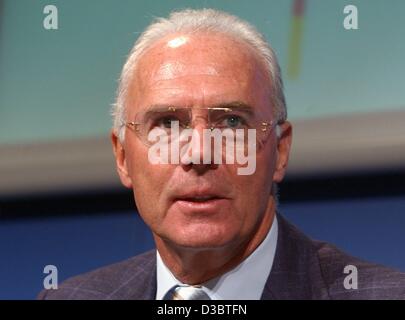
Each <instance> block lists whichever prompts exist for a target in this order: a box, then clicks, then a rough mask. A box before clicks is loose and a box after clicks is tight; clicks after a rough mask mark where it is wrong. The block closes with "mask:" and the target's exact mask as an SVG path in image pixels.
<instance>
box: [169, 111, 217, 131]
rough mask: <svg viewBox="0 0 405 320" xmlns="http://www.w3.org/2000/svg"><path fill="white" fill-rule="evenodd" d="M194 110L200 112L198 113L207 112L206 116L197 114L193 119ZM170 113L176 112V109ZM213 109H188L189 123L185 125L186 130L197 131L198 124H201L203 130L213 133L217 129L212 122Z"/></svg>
mask: <svg viewBox="0 0 405 320" xmlns="http://www.w3.org/2000/svg"><path fill="white" fill-rule="evenodd" d="M193 110H198V111H205V114H204V115H202V114H200V113H197V115H195V116H194V117H193ZM170 111H173V112H175V111H176V108H171V109H170ZM211 112H212V110H211V108H195V109H192V108H190V109H188V121H187V123H185V124H184V127H185V128H186V129H195V128H196V127H197V124H198V123H199V122H202V123H203V126H202V128H203V129H210V130H211V131H212V130H214V129H215V126H214V125H213V123H212V121H211Z"/></svg>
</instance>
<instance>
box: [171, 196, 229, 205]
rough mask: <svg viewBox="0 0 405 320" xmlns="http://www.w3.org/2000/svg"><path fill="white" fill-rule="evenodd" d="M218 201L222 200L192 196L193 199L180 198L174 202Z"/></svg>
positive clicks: (215, 197)
mask: <svg viewBox="0 0 405 320" xmlns="http://www.w3.org/2000/svg"><path fill="white" fill-rule="evenodd" d="M218 199H224V198H221V197H218V196H211V195H206V196H194V197H180V198H176V201H187V202H197V203H202V202H208V201H213V200H218Z"/></svg>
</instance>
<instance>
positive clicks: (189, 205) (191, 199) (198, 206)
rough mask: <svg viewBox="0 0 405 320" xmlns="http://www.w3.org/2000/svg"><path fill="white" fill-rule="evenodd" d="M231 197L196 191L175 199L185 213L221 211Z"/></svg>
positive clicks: (175, 202)
mask: <svg viewBox="0 0 405 320" xmlns="http://www.w3.org/2000/svg"><path fill="white" fill-rule="evenodd" d="M229 200H230V199H229V198H226V197H224V196H222V195H218V194H212V193H195V194H187V195H182V196H178V197H176V198H175V199H174V205H175V206H176V208H177V209H179V210H180V211H182V212H184V213H206V214H211V213H215V212H219V211H220V210H221V208H223V207H224V206H225V205H226V204H227V202H228V201H229Z"/></svg>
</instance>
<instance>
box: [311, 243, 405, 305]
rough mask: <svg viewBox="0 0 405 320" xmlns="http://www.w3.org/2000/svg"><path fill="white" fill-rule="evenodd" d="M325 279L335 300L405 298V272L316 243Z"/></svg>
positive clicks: (326, 244)
mask: <svg viewBox="0 0 405 320" xmlns="http://www.w3.org/2000/svg"><path fill="white" fill-rule="evenodd" d="M314 245H315V247H316V251H317V255H318V259H319V264H320V269H321V273H322V278H323V279H324V281H325V284H326V287H327V288H328V292H329V296H330V298H331V299H405V273H402V272H399V271H397V270H394V269H391V268H388V267H385V266H381V265H378V264H374V263H369V262H366V261H363V260H361V259H358V258H355V257H353V256H351V255H348V254H346V253H345V252H343V251H341V250H340V249H338V248H337V247H335V246H334V245H331V244H329V243H325V242H320V241H315V240H314Z"/></svg>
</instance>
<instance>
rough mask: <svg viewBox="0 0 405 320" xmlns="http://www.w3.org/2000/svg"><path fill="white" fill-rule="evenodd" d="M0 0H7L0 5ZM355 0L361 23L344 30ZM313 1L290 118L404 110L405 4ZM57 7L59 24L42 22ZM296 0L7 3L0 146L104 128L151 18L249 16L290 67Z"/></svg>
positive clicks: (0, 41) (0, 35) (290, 87)
mask: <svg viewBox="0 0 405 320" xmlns="http://www.w3.org/2000/svg"><path fill="white" fill-rule="evenodd" d="M0 3H1V2H0ZM349 3H350V4H355V5H357V7H358V10H359V29H358V30H351V31H347V30H345V29H344V28H343V26H342V22H343V19H344V14H343V7H344V6H345V5H347V4H349ZM349 3H348V1H343V0H334V1H324V0H312V1H311V0H308V1H307V7H306V11H305V14H304V17H303V22H302V27H303V30H302V31H303V34H302V35H303V38H302V46H301V54H300V55H299V56H298V59H299V61H300V66H301V67H300V71H299V74H298V77H297V78H296V79H290V78H288V77H287V75H286V74H284V78H285V79H284V80H285V86H286V96H287V103H288V108H289V116H290V118H292V119H298V118H312V117H318V116H327V115H334V114H343V113H350V112H363V111H372V110H388V109H399V108H404V107H405V90H404V89H405V63H404V57H405V41H404V39H405V22H404V21H405V19H404V14H405V1H402V0H390V1H382V0H380V1H378V0H375V1H369V0H363V1H350V2H349ZM47 4H53V5H56V6H57V8H58V12H59V29H58V30H53V31H48V30H45V29H44V28H43V25H42V23H43V19H44V17H45V15H44V14H43V8H44V6H45V5H47ZM291 5H292V1H286V0H278V1H270V0H264V1H246V0H238V1H235V0H234V1H229V0H226V1H208V0H206V1H185V0H184V1H134V0H120V1H113V0H97V1H96V0H87V1H79V0H69V1H66V0H65V1H60V0H59V1H51V2H50V1H39V0H36V1H34V0H31V1H23V0H6V1H3V2H2V13H1V16H0V19H1V24H0V144H4V143H18V142H37V141H51V140H59V139H71V138H80V137H87V136H97V135H105V134H107V133H108V130H109V128H110V126H111V119H110V116H109V110H110V105H111V103H113V101H114V96H115V90H116V85H117V78H118V76H119V73H120V69H121V67H122V64H123V63H124V61H125V57H126V55H127V53H128V51H129V50H130V48H131V47H132V44H133V43H134V41H135V40H136V38H137V35H138V34H139V32H141V31H142V30H143V29H144V28H145V27H146V26H147V25H148V23H149V22H150V21H151V19H152V18H153V17H155V16H166V15H167V14H168V13H169V12H170V11H172V10H174V9H180V8H186V7H194V8H200V7H215V8H220V9H223V10H226V11H229V12H231V13H234V14H237V15H239V16H240V17H242V18H244V19H247V20H248V21H250V22H252V23H253V24H254V25H256V26H257V28H258V29H259V30H260V31H262V32H263V33H264V34H265V35H266V37H267V38H268V39H269V40H270V41H271V43H272V45H273V47H274V48H275V50H276V52H277V54H278V56H279V60H280V63H281V67H282V69H283V71H285V70H287V64H288V44H289V38H290V33H291V27H292V19H293V17H292V14H291Z"/></svg>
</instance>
